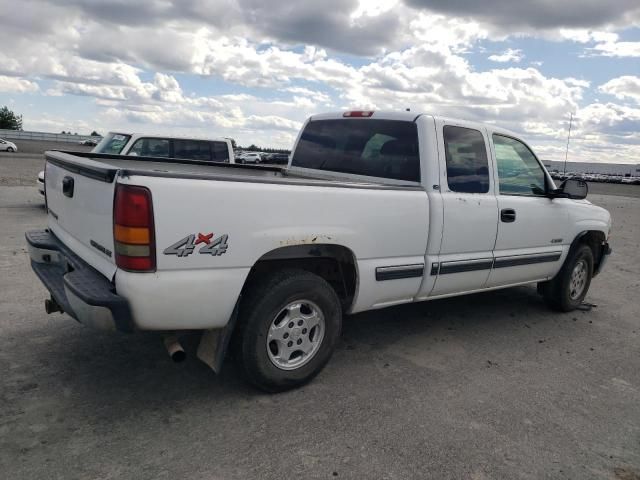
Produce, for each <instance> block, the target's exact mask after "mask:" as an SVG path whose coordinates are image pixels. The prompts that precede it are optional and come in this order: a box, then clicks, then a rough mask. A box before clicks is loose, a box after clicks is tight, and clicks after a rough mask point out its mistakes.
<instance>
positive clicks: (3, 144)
mask: <svg viewBox="0 0 640 480" xmlns="http://www.w3.org/2000/svg"><path fill="white" fill-rule="evenodd" d="M3 150H4V151H6V152H9V153H11V152H17V151H18V147H16V144H15V143H13V142H10V141H9V140H3V139H1V138H0V151H3Z"/></svg>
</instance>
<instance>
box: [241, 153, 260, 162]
mask: <svg viewBox="0 0 640 480" xmlns="http://www.w3.org/2000/svg"><path fill="white" fill-rule="evenodd" d="M238 160H239V163H260V162H261V161H262V157H261V156H260V154H259V153H256V152H248V153H245V154H244V155H242V156H241V157H239V159H238Z"/></svg>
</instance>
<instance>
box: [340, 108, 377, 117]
mask: <svg viewBox="0 0 640 480" xmlns="http://www.w3.org/2000/svg"><path fill="white" fill-rule="evenodd" d="M371 115H373V111H372V110H367V111H363V110H356V111H352V112H344V113H343V114H342V116H343V117H357V118H367V117H370V116H371Z"/></svg>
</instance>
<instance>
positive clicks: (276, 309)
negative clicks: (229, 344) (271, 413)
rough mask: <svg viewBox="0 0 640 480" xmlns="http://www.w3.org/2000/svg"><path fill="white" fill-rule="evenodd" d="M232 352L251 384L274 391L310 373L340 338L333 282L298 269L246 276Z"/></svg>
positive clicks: (318, 367) (321, 365)
mask: <svg viewBox="0 0 640 480" xmlns="http://www.w3.org/2000/svg"><path fill="white" fill-rule="evenodd" d="M238 322H239V323H238V330H237V331H236V333H235V335H236V341H235V342H234V343H235V350H236V352H235V357H236V359H237V360H239V362H240V364H241V367H242V370H243V371H244V374H245V376H246V378H247V379H248V380H249V382H251V383H252V384H253V385H255V386H256V387H258V388H260V389H262V390H266V391H269V392H279V391H284V390H289V389H291V388H295V387H298V386H300V385H303V384H305V383H307V382H308V381H310V380H311V379H312V378H313V377H315V376H316V375H317V374H318V373H319V372H320V371H321V370H322V368H324V366H325V365H326V364H327V362H328V361H329V358H330V357H331V354H332V353H333V350H334V349H335V346H336V344H337V342H338V340H339V338H340V330H341V327H342V310H341V305H340V300H339V298H338V296H337V295H336V292H335V291H334V290H333V288H332V287H331V286H330V285H329V284H328V283H327V282H326V281H325V280H324V279H323V278H321V277H319V276H317V275H315V274H313V273H310V272H307V271H304V270H283V271H280V272H277V273H275V274H271V275H269V276H267V277H261V278H260V279H259V280H257V281H254V282H252V285H250V286H249V289H248V293H247V294H246V296H245V298H244V299H243V300H242V303H241V305H240V311H239V318H238Z"/></svg>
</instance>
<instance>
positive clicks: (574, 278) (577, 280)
mask: <svg viewBox="0 0 640 480" xmlns="http://www.w3.org/2000/svg"><path fill="white" fill-rule="evenodd" d="M586 284H587V262H585V261H584V260H580V261H578V263H576V265H575V266H574V267H573V271H572V272H571V280H570V282H569V296H570V297H571V300H576V299H577V298H579V297H580V295H582V292H583V291H584V287H585V285H586Z"/></svg>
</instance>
